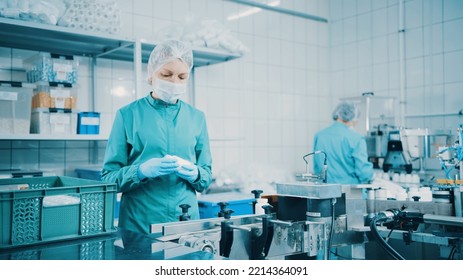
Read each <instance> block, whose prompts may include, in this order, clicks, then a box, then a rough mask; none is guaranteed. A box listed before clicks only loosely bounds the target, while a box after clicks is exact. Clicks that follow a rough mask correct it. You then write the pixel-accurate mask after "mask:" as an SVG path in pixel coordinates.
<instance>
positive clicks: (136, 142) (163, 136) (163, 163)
mask: <svg viewBox="0 0 463 280" xmlns="http://www.w3.org/2000/svg"><path fill="white" fill-rule="evenodd" d="M192 67H193V53H192V50H191V49H190V48H189V47H188V46H187V45H186V44H184V43H183V42H181V41H177V40H168V41H165V42H163V43H160V44H158V45H157V46H156V47H155V48H154V50H153V51H152V53H151V55H150V58H149V61H148V83H149V84H150V85H152V91H151V92H150V93H149V94H148V95H147V96H146V97H144V98H141V99H138V100H136V101H134V102H132V103H130V104H128V105H127V106H125V107H122V108H121V109H119V110H118V111H117V113H116V117H115V120H114V123H113V127H112V130H111V134H110V136H109V139H108V144H107V147H106V153H105V158H104V164H103V176H102V177H103V180H104V181H105V182H111V183H116V184H117V186H118V191H119V192H122V198H121V205H120V214H119V224H118V225H119V227H120V228H124V229H128V230H132V231H136V232H141V233H149V232H150V230H149V228H150V225H151V224H156V223H164V222H173V221H178V220H179V216H180V215H181V214H182V209H181V208H180V207H179V206H180V205H182V204H188V205H190V207H191V208H189V211H188V213H189V215H190V216H191V219H199V211H198V203H197V199H196V193H197V192H202V191H203V190H205V189H206V188H207V187H208V186H209V184H210V183H211V177H212V176H211V165H212V159H211V153H210V148H209V137H208V132H207V126H206V119H205V115H204V113H203V112H201V111H199V110H197V109H195V108H194V107H192V106H190V105H189V104H187V103H185V102H183V101H182V100H180V99H179V98H180V97H181V96H182V95H183V94H185V93H186V91H187V82H188V79H189V75H190V71H191V68H192Z"/></svg>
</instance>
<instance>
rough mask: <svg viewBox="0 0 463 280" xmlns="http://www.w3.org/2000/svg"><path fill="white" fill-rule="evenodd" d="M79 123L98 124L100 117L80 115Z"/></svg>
mask: <svg viewBox="0 0 463 280" xmlns="http://www.w3.org/2000/svg"><path fill="white" fill-rule="evenodd" d="M80 123H81V124H82V125H99V124H100V118H95V117H82V119H81V120H80Z"/></svg>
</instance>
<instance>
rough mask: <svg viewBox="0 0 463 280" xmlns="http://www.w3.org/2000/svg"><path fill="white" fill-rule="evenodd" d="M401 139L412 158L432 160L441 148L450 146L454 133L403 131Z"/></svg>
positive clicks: (421, 129)
mask: <svg viewBox="0 0 463 280" xmlns="http://www.w3.org/2000/svg"><path fill="white" fill-rule="evenodd" d="M400 134H401V139H402V142H403V144H404V150H406V151H407V152H408V153H409V155H410V157H411V158H423V159H425V158H432V157H433V156H435V154H436V152H437V151H438V150H437V148H438V147H439V146H441V147H444V146H448V145H450V140H451V137H452V131H451V130H448V129H429V128H416V129H402V130H401V131H400Z"/></svg>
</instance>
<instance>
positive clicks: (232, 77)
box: [0, 0, 463, 176]
mask: <svg viewBox="0 0 463 280" xmlns="http://www.w3.org/2000/svg"><path fill="white" fill-rule="evenodd" d="M117 2H118V5H119V7H120V8H121V10H122V20H123V26H122V28H121V31H120V34H118V36H121V37H127V38H140V39H147V40H155V39H156V37H155V34H156V33H157V32H158V31H159V30H162V29H164V28H167V27H169V26H170V25H172V24H178V23H181V22H183V21H184V19H185V18H192V17H193V16H194V17H196V18H197V19H215V20H217V21H218V22H219V23H221V24H223V25H224V26H225V27H227V28H229V29H230V30H231V32H232V34H233V35H234V36H235V37H236V38H238V39H239V40H241V41H242V42H243V43H244V44H245V45H246V46H247V47H248V48H249V49H250V52H249V53H248V54H246V55H245V56H243V57H242V58H239V59H236V60H233V61H229V62H225V63H221V64H217V65H213V66H208V67H200V68H196V69H195V99H194V103H195V105H196V107H198V108H199V109H201V110H203V111H204V112H205V113H206V116H207V121H208V127H209V134H210V138H211V147H212V155H213V160H214V162H213V172H214V174H215V175H217V174H221V173H223V172H225V171H227V170H239V169H241V170H246V169H250V168H251V167H255V166H262V167H268V168H269V169H267V170H270V168H272V169H275V170H283V171H285V172H288V173H294V172H300V171H303V170H305V165H304V162H303V160H302V156H303V155H304V154H305V153H307V152H309V151H311V149H312V137H313V134H314V133H315V131H316V130H318V129H319V128H321V127H323V126H325V125H327V124H329V123H330V122H331V120H330V113H331V110H332V107H333V106H334V104H333V103H334V102H335V101H336V100H337V99H338V98H339V97H351V96H360V94H361V93H362V92H367V91H368V92H369V91H373V92H375V94H376V95H379V96H391V97H398V96H399V89H400V84H399V83H400V76H399V35H398V29H399V0H281V1H280V2H281V5H280V6H281V7H282V8H285V9H291V10H297V11H299V12H305V13H308V14H312V15H317V16H320V17H325V18H327V19H328V20H329V23H328V24H326V23H319V22H315V21H310V20H307V19H302V18H298V17H294V16H290V15H285V14H279V13H275V12H272V11H265V10H263V11H260V12H259V13H256V14H254V15H251V16H247V17H242V18H240V19H238V20H233V21H229V20H227V18H228V17H229V16H230V15H232V14H236V13H238V12H242V11H245V10H247V9H250V8H251V7H247V6H243V5H238V4H235V3H232V2H230V1H224V0H173V1H165V0H145V1H139V0H118V1H117ZM267 2H272V1H271V0H267ZM404 15H405V78H406V90H405V97H406V101H407V103H406V107H405V109H406V114H428V113H429V114H438V113H443V112H458V110H461V109H463V93H462V92H463V76H462V75H461V73H463V69H462V68H463V39H462V38H461V36H460V35H461V30H462V27H463V1H460V0H405V1H404ZM13 52H14V53H13V56H11V50H10V49H4V48H0V54H1V55H0V65H12V66H13V67H16V66H17V67H20V63H21V58H20V56H21V55H24V53H22V51H19V50H13ZM26 54H27V53H26ZM11 57H13V59H11ZM79 61H80V67H79V96H78V107H79V109H80V110H82V111H87V110H92V109H94V110H96V111H99V112H101V113H102V114H101V120H102V127H101V132H102V133H103V134H109V131H110V129H111V123H112V120H113V117H114V112H115V111H116V110H117V109H118V108H120V107H121V106H123V105H125V104H127V103H129V102H131V101H133V100H134V99H135V98H136V94H135V92H134V90H135V83H134V80H133V77H134V75H133V67H134V65H133V63H131V62H121V61H111V60H106V59H98V60H97V64H96V65H95V75H96V78H97V80H96V84H95V89H96V90H95V94H96V95H95V102H94V104H95V107H94V108H92V107H91V104H92V103H93V102H92V100H91V99H92V96H91V94H90V93H91V88H92V83H91V77H92V73H91V60H90V59H88V58H79ZM0 68H2V67H0ZM145 75H146V71H145V65H144V66H143V79H145ZM0 76H1V77H2V79H10V78H12V79H13V78H14V79H21V78H24V77H22V76H21V74H20V73H16V72H14V71H13V72H12V71H4V70H2V69H0ZM143 91H144V93H148V91H149V86H148V85H147V84H144V86H143ZM144 93H143V94H144ZM143 94H142V95H143ZM187 99H188V98H187ZM191 101H193V100H191ZM406 121H407V122H406V125H407V126H410V127H424V126H426V127H447V128H451V129H453V128H455V127H456V125H457V124H459V123H462V122H463V120H462V118H461V117H457V116H453V117H427V118H407V119H406ZM18 142H21V141H0V164H1V166H2V167H5V166H13V167H17V166H21V165H22V164H26V165H27V163H29V162H32V166H31V167H36V168H40V167H42V166H46V167H50V168H52V167H53V166H56V165H62V164H63V162H64V165H65V170H66V168H71V166H73V164H80V163H82V162H89V161H90V159H89V157H90V153H91V152H92V151H93V149H92V148H91V147H89V145H91V144H90V143H88V142H85V143H74V142H62V143H58V144H59V145H55V146H49V145H48V144H46V142H47V141H40V142H38V143H37V142H34V141H32V142H33V143H28V144H27V145H29V146H27V147H26V146H22V145H26V144H24V143H22V144H21V143H18ZM18 145H19V146H18ZM30 145H32V146H30ZM34 145H35V146H34ZM47 145H48V146H47ZM76 145H77V146H76ZM82 145H83V146H82ZM99 145H100V146H99V148H97V150H98V151H99V153H98V157H97V158H98V159H99V161H100V162H101V160H102V154H103V150H104V149H103V147H104V142H101V143H100V144H99ZM13 146H14V147H13ZM82 149H84V150H85V151H88V152H86V153H82ZM52 155H53V156H52ZM55 155H56V156H55ZM26 157H27V158H26ZM73 160H75V161H76V162H72V161H73ZM252 170H254V169H252ZM267 174H268V175H267V176H271V175H272V172H268V173H267Z"/></svg>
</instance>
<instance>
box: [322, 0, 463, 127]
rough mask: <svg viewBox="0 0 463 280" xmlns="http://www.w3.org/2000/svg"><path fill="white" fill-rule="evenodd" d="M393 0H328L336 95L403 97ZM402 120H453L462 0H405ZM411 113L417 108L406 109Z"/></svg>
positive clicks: (439, 123) (413, 123)
mask: <svg viewBox="0 0 463 280" xmlns="http://www.w3.org/2000/svg"><path fill="white" fill-rule="evenodd" d="M399 4H400V1H398V0H390V1H377V0H331V1H330V12H331V13H330V16H331V17H330V20H331V22H330V24H329V27H330V48H331V59H332V60H331V67H332V68H331V70H332V71H331V75H330V82H331V84H332V85H333V86H332V87H331V93H332V94H333V97H337V98H339V97H346V96H360V95H361V93H363V92H370V91H372V92H374V93H375V95H378V96H390V97H395V98H397V99H399V97H400V95H399V94H400V91H399V90H400V75H399V73H400V72H399V65H400V64H399V33H398V30H399ZM403 5H404V30H405V32H404V41H405V56H404V59H405V71H404V72H405V74H404V78H405V101H406V104H405V115H406V116H407V115H408V117H406V118H405V123H404V124H403V125H404V126H407V127H412V128H415V127H427V128H448V129H452V130H455V128H456V127H457V126H458V125H459V124H462V123H463V117H461V116H447V117H443V116H433V117H416V115H426V114H441V113H453V114H456V113H458V112H459V111H460V110H462V109H463V86H462V81H463V75H461V73H463V38H462V36H461V30H462V28H463V1H459V0H405V1H403ZM411 115H415V116H411Z"/></svg>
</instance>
